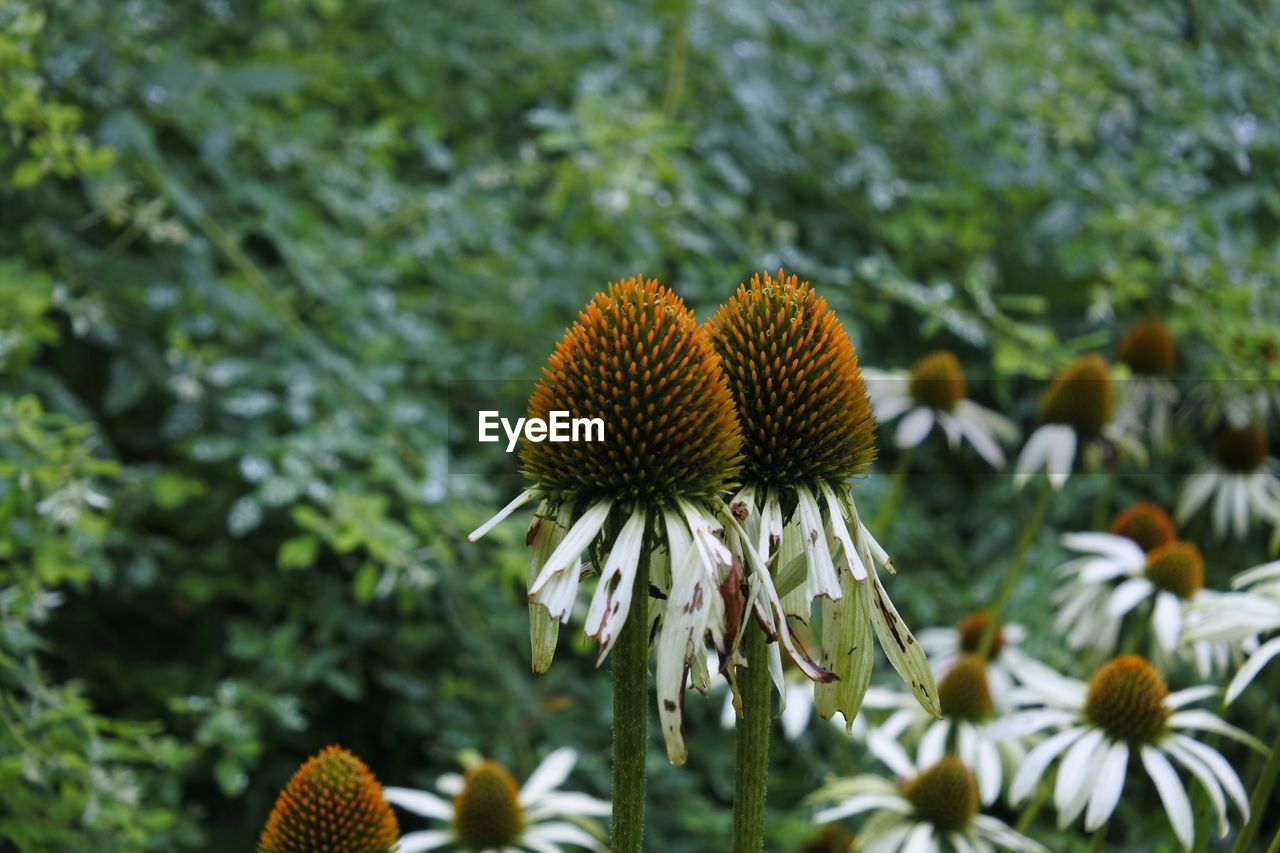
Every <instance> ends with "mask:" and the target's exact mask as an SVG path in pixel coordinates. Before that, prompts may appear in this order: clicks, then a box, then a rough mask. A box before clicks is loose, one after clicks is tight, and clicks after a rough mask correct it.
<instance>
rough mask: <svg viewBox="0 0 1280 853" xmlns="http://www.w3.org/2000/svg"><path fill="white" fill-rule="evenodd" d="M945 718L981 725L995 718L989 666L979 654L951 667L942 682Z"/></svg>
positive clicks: (969, 656) (939, 685)
mask: <svg viewBox="0 0 1280 853" xmlns="http://www.w3.org/2000/svg"><path fill="white" fill-rule="evenodd" d="M938 698H939V699H941V700H942V714H943V717H944V718H951V719H955V720H965V721H968V722H971V723H981V722H985V721H987V720H989V719H991V718H992V717H993V716H994V715H995V710H996V709H995V705H994V704H993V703H992V701H991V687H990V685H989V684H988V682H987V663H986V661H985V660H984V659H983V658H981V657H979V656H978V655H976V654H966V655H964V656H962V657H961V658H960V659H959V660H957V661H956V662H955V663H953V664H952V665H951V669H949V670H947V674H946V675H944V676H942V679H941V680H940V681H939V682H938Z"/></svg>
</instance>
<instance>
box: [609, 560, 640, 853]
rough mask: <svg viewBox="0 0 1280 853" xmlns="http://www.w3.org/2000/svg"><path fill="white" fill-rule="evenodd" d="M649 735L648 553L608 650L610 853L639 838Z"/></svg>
mask: <svg viewBox="0 0 1280 853" xmlns="http://www.w3.org/2000/svg"><path fill="white" fill-rule="evenodd" d="M648 735H649V553H648V551H647V550H646V551H645V552H644V553H643V554H642V555H641V557H640V566H639V568H638V569H637V570H636V579H635V587H634V591H633V593H632V595H631V610H630V611H629V612H628V613H627V621H626V622H625V623H624V624H623V626H622V632H621V633H620V634H619V635H618V642H617V645H615V646H614V649H613V833H612V836H613V837H612V848H611V849H613V850H614V851H615V853H640V851H641V850H642V849H643V847H642V845H643V841H644V787H645V786H644V757H645V748H646V746H647V744H648V740H649V738H648Z"/></svg>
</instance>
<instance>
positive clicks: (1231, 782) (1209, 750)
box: [1169, 734, 1249, 820]
mask: <svg viewBox="0 0 1280 853" xmlns="http://www.w3.org/2000/svg"><path fill="white" fill-rule="evenodd" d="M1169 742H1170V743H1175V744H1177V745H1178V746H1179V747H1181V748H1182V749H1185V750H1186V751H1187V752H1189V753H1191V754H1192V755H1194V756H1195V757H1196V758H1198V759H1200V760H1201V761H1202V762H1204V765H1205V766H1206V767H1208V768H1209V769H1210V770H1212V771H1213V775H1214V776H1216V777H1217V778H1218V782H1219V783H1220V784H1221V785H1222V790H1224V791H1226V792H1227V796H1228V797H1230V798H1231V801H1232V802H1233V803H1235V805H1236V808H1237V809H1239V810H1240V815H1241V816H1242V817H1243V818H1244V819H1245V820H1248V819H1249V795H1248V793H1246V792H1245V789H1244V783H1242V782H1241V781H1240V777H1239V776H1237V775H1236V771H1235V769H1234V768H1232V766H1231V764H1230V763H1229V762H1228V761H1227V760H1226V759H1225V758H1223V757H1222V755H1221V754H1220V753H1219V752H1218V751H1217V750H1216V749H1214V748H1213V747H1210V746H1206V745H1205V744H1203V743H1201V742H1200V741H1198V740H1196V739H1195V738H1190V737H1187V736H1186V735H1180V734H1173V735H1171V736H1170V737H1169Z"/></svg>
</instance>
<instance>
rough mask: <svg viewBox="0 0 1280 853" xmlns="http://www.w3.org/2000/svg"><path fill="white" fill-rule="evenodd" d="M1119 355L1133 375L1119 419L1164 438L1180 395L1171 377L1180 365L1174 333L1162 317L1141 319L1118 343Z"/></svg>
mask: <svg viewBox="0 0 1280 853" xmlns="http://www.w3.org/2000/svg"><path fill="white" fill-rule="evenodd" d="M1116 358H1117V359H1118V360H1119V361H1120V362H1121V363H1122V364H1124V365H1125V367H1127V368H1128V369H1129V372H1130V374H1131V375H1130V376H1129V378H1128V379H1127V380H1126V381H1125V382H1124V383H1123V388H1122V393H1121V395H1120V400H1119V405H1118V410H1117V412H1116V420H1117V421H1120V422H1121V423H1125V424H1128V425H1130V426H1131V427H1132V428H1133V430H1134V431H1145V432H1146V433H1147V434H1148V435H1150V436H1151V438H1152V440H1153V441H1157V442H1161V441H1164V440H1165V438H1166V437H1167V435H1168V433H1169V424H1170V422H1171V420H1172V414H1173V408H1174V406H1176V405H1177V403H1178V398H1179V394H1178V388H1177V386H1176V385H1174V384H1173V382H1172V381H1171V380H1170V377H1172V376H1173V374H1174V371H1175V370H1177V367H1178V345H1177V342H1176V341H1175V339H1174V337H1173V333H1172V332H1171V331H1169V327H1168V326H1166V325H1165V323H1164V321H1163V320H1161V319H1160V318H1159V317H1148V318H1146V319H1145V320H1139V321H1138V322H1137V323H1134V324H1133V325H1132V326H1130V327H1129V329H1128V330H1127V331H1126V332H1125V333H1124V335H1123V336H1122V337H1121V338H1120V340H1119V341H1118V342H1117V343H1116Z"/></svg>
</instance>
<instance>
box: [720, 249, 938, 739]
mask: <svg viewBox="0 0 1280 853" xmlns="http://www.w3.org/2000/svg"><path fill="white" fill-rule="evenodd" d="M708 328H709V330H710V336H711V340H712V342H713V344H714V345H715V348H716V351H717V352H718V353H719V354H720V357H721V359H722V361H723V363H724V370H725V374H726V375H727V376H728V378H729V387H730V391H731V392H732V395H733V401H734V403H735V405H736V407H737V411H738V417H739V419H740V421H741V424H742V433H743V436H744V438H745V444H744V446H743V475H742V479H743V482H744V483H745V485H744V487H743V489H742V490H741V491H740V492H739V493H738V495H736V496H735V497H734V499H733V506H734V507H735V508H739V509H740V510H741V512H742V517H743V518H744V522H743V526H742V527H737V526H736V525H732V524H731V525H730V537H729V539H730V548H731V550H733V551H734V552H735V553H736V554H738V555H739V556H740V557H741V558H742V559H743V560H744V561H745V562H746V564H747V565H748V566H749V567H750V568H751V573H750V575H749V578H748V580H749V582H750V583H751V585H752V587H753V588H757V587H758V589H759V594H758V595H756V597H755V601H756V607H755V615H756V617H757V620H758V621H759V622H760V624H761V625H762V626H763V627H764V628H765V631H766V633H767V634H768V635H769V636H770V637H774V636H776V637H777V638H778V639H779V640H780V641H781V642H782V643H783V644H784V645H785V646H786V647H787V650H788V652H789V653H790V654H791V656H792V657H793V658H794V659H795V660H796V663H797V665H798V666H799V667H800V669H801V670H802V671H804V672H805V674H806V675H807V676H808V677H809V678H811V679H813V680H814V681H817V682H820V683H819V685H818V689H817V693H816V698H817V707H818V710H819V713H821V714H822V715H823V716H824V717H827V718H828V719H829V718H830V717H831V716H833V715H834V714H835V713H836V712H837V711H840V712H842V713H843V714H844V715H845V719H846V722H848V723H849V724H850V725H852V720H853V718H854V715H855V714H856V713H857V709H858V707H859V706H860V705H861V703H862V697H863V694H864V693H865V691H866V687H867V679H868V678H869V676H870V667H871V651H872V650H871V632H872V628H873V626H874V630H875V632H876V634H877V636H879V638H880V643H881V645H882V646H883V647H884V649H885V651H886V653H887V654H888V657H889V660H890V662H891V663H892V664H893V666H894V667H895V668H896V669H897V670H898V672H899V673H900V674H901V675H902V676H903V678H904V680H906V682H907V683H908V684H909V685H910V686H911V688H912V690H913V692H914V693H915V695H916V697H917V698H918V699H919V700H920V702H921V704H922V705H924V706H925V707H926V708H927V709H929V710H930V711H931V712H932V713H934V714H936V713H938V711H937V707H938V702H937V694H936V688H935V686H934V683H933V676H932V674H931V672H930V670H929V667H928V665H927V663H926V661H925V657H924V654H923V652H921V651H920V648H919V646H918V644H917V643H916V641H915V638H914V637H913V636H912V635H911V632H910V631H909V630H908V629H907V627H906V625H905V624H904V623H903V622H902V620H901V618H900V617H899V616H898V613H897V611H896V610H895V609H894V607H893V605H892V603H891V602H890V601H889V597H888V594H887V593H886V592H885V591H884V587H883V585H882V584H881V583H880V580H879V577H878V575H877V573H876V566H877V565H880V566H883V567H885V568H888V569H889V570H890V571H892V570H893V568H892V566H891V565H890V563H889V559H888V555H887V554H886V553H885V552H884V549H883V548H881V547H880V545H879V544H878V543H877V542H876V541H875V539H874V538H873V537H872V536H871V533H870V531H868V530H867V529H866V526H865V525H863V524H862V521H861V519H860V518H859V516H858V512H857V508H856V507H855V505H854V503H853V499H852V497H851V495H850V494H849V492H848V487H847V485H846V481H847V480H848V479H849V478H850V477H853V476H855V475H857V474H860V473H862V472H865V471H866V470H867V469H868V467H869V466H870V465H871V462H872V461H873V460H874V459H875V454H876V447H875V421H874V419H873V417H872V412H871V403H870V400H869V399H868V397H867V390H866V386H865V384H864V383H863V379H862V372H861V370H860V369H859V367H858V359H857V356H856V354H855V353H854V349H853V343H852V342H851V341H850V340H849V336H848V334H847V333H846V332H845V330H844V327H843V326H842V325H841V324H840V321H839V320H838V319H837V318H836V315H835V312H834V311H832V310H831V309H830V308H829V307H828V306H827V303H826V301H825V300H824V299H822V298H821V297H819V296H818V295H817V294H816V293H815V292H814V290H813V288H811V287H810V286H809V283H808V282H801V281H799V280H798V279H797V278H796V276H794V275H792V276H788V275H786V274H785V273H784V272H783V271H782V270H779V271H778V274H777V276H771V275H769V274H768V273H764V274H761V275H757V276H754V277H753V278H752V279H751V282H750V284H747V285H742V286H740V287H739V288H738V291H737V293H735V294H734V296H733V298H731V299H730V300H729V301H728V302H727V303H726V304H725V305H724V306H722V307H721V308H720V310H719V311H718V312H717V313H716V314H715V315H714V316H713V317H712V318H711V320H710V321H708ZM831 541H834V542H835V543H837V544H836V547H834V548H833V547H831V546H829V544H828V543H829V542H831ZM792 566H800V567H803V568H802V569H797V570H795V571H789V569H790V568H791V567H792ZM774 573H776V575H777V577H776V581H777V583H776V585H775V578H774ZM820 596H821V597H825V598H827V599H829V600H830V603H829V604H828V605H826V606H824V608H823V620H824V627H823V635H824V636H823V639H824V648H825V651H824V655H823V659H822V665H821V666H818V665H817V664H815V663H814V662H812V661H810V660H809V659H808V657H807V655H806V654H805V653H804V652H803V650H801V649H798V648H797V644H795V643H793V641H792V638H791V636H790V632H789V630H788V628H787V616H788V615H790V616H795V617H797V618H800V619H802V620H806V621H807V620H808V619H809V617H810V612H811V609H812V605H813V601H814V599H815V598H817V597H820Z"/></svg>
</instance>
